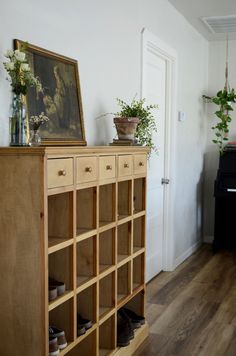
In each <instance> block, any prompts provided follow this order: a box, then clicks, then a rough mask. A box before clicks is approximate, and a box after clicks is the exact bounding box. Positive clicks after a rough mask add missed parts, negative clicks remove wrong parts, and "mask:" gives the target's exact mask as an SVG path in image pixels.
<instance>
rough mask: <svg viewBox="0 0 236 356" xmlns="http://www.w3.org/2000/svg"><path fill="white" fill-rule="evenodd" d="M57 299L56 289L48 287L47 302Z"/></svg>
mask: <svg viewBox="0 0 236 356" xmlns="http://www.w3.org/2000/svg"><path fill="white" fill-rule="evenodd" d="M56 298H57V288H56V287H52V286H49V287H48V300H49V302H51V301H52V300H54V299H56Z"/></svg>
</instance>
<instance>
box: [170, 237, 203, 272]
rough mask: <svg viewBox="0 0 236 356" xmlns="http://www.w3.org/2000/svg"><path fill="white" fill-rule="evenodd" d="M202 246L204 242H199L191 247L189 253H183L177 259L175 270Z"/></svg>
mask: <svg viewBox="0 0 236 356" xmlns="http://www.w3.org/2000/svg"><path fill="white" fill-rule="evenodd" d="M201 245H202V240H198V241H197V242H196V243H195V244H194V245H193V246H191V247H190V248H189V249H188V250H187V251H185V252H184V253H182V255H180V256H179V257H177V258H176V259H175V263H174V268H176V267H178V266H179V265H180V264H181V263H182V262H184V261H185V260H186V258H188V257H189V256H191V255H192V254H193V253H194V252H196V251H197V250H198V249H199V248H200V247H201Z"/></svg>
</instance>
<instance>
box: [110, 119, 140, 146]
mask: <svg viewBox="0 0 236 356" xmlns="http://www.w3.org/2000/svg"><path fill="white" fill-rule="evenodd" d="M138 123H139V118H138V117H114V124H115V125H116V131H117V134H118V138H119V140H134V134H135V131H136V127H137V125H138Z"/></svg>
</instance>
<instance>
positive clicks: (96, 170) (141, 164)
mask: <svg viewBox="0 0 236 356" xmlns="http://www.w3.org/2000/svg"><path fill="white" fill-rule="evenodd" d="M146 165H147V163H146V155H145V154H140V155H120V156H117V157H116V156H101V157H98V158H97V157H94V156H90V157H77V158H76V167H75V171H76V178H75V179H76V183H77V184H80V183H87V182H93V181H96V180H97V179H99V180H100V181H102V180H104V179H112V178H115V177H117V176H118V177H125V176H130V175H133V174H142V173H145V172H146V168H147V167H146ZM47 175H48V188H57V187H64V186H68V185H73V182H74V163H73V158H58V159H57V158H56V159H54V158H53V159H48V162H47Z"/></svg>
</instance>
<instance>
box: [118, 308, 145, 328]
mask: <svg viewBox="0 0 236 356" xmlns="http://www.w3.org/2000/svg"><path fill="white" fill-rule="evenodd" d="M122 309H123V311H124V312H125V313H126V315H127V316H128V317H129V318H130V320H131V323H132V325H137V326H136V327H135V329H136V328H138V327H141V325H144V324H145V318H144V317H143V316H141V315H138V314H136V313H135V312H134V311H132V310H130V309H127V308H122ZM138 325H139V326H138Z"/></svg>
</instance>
